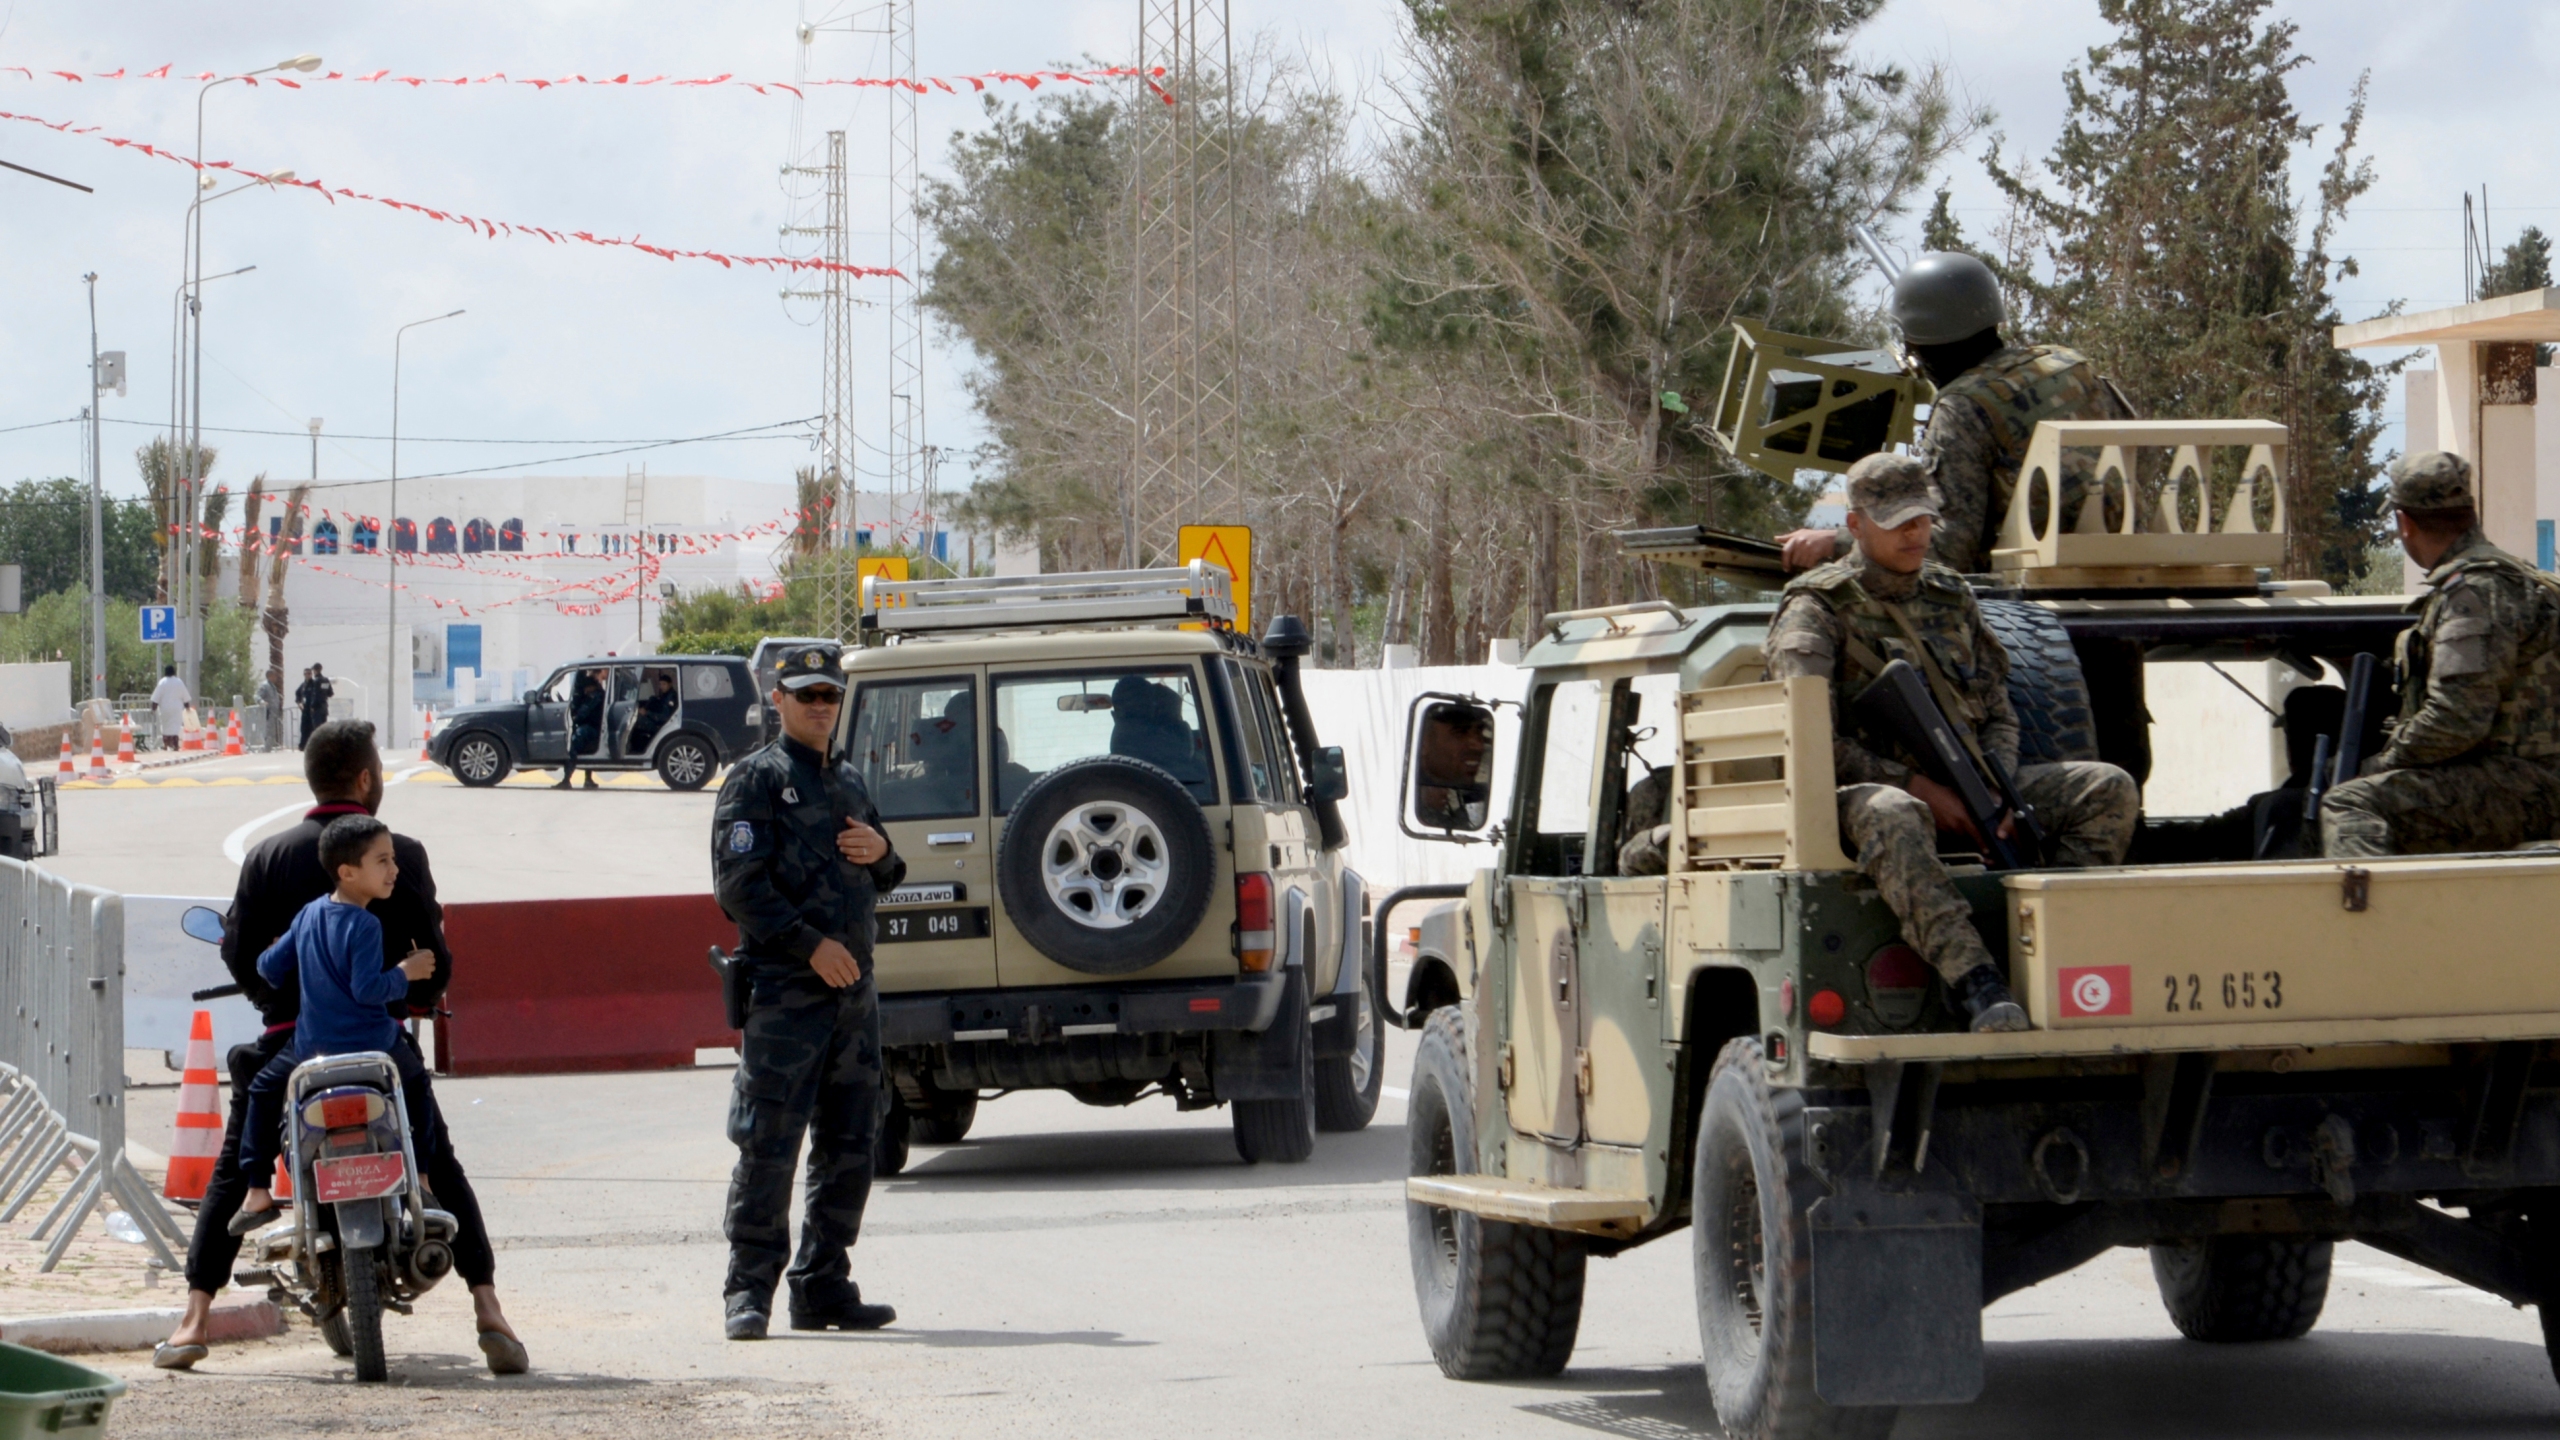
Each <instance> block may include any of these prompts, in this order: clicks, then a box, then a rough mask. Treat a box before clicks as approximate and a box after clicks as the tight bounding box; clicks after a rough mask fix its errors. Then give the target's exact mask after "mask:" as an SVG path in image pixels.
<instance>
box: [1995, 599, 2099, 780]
mask: <svg viewBox="0 0 2560 1440" xmlns="http://www.w3.org/2000/svg"><path fill="white" fill-rule="evenodd" d="M1981 603H1982V623H1983V624H1984V625H1985V626H1987V627H1989V628H1990V631H1991V633H1992V634H1993V635H1996V636H1998V637H1999V639H2000V648H2001V649H2003V650H2006V651H2007V652H2009V704H2010V706H2011V707H2012V708H2013V709H2015V710H2016V711H2017V712H2018V763H2019V764H2021V765H2043V764H2049V763H2051V762H2053V761H2056V760H2095V759H2097V758H2098V729H2097V723H2096V721H2095V720H2094V719H2093V718H2092V712H2091V710H2090V705H2089V680H2088V677H2087V676H2086V675H2083V674H2082V673H2081V671H2080V656H2079V653H2078V652H2076V651H2074V650H2073V649H2072V648H2071V637H2070V635H2068V634H2066V633H2065V632H2064V631H2063V628H2062V622H2061V621H2059V620H2056V619H2055V618H2053V614H2052V612H2050V611H2048V610H2045V609H2044V608H2042V607H2041V606H2037V605H2032V604H2029V603H2028V602H2026V601H2024V600H1985V601H1983V602H1981Z"/></svg>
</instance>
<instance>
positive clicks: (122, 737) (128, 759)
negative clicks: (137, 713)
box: [116, 710, 139, 765]
mask: <svg viewBox="0 0 2560 1440" xmlns="http://www.w3.org/2000/svg"><path fill="white" fill-rule="evenodd" d="M116 763H117V764H119V765H132V764H136V763H139V762H137V761H136V760H135V759H134V755H133V712H132V711H130V710H127V711H125V712H124V728H123V729H122V730H121V731H120V732H119V733H118V734H117V735H116Z"/></svg>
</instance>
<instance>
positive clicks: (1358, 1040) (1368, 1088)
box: [1316, 965, 1387, 1134]
mask: <svg viewBox="0 0 2560 1440" xmlns="http://www.w3.org/2000/svg"><path fill="white" fill-rule="evenodd" d="M1369 984H1370V977H1369V967H1368V966H1366V965H1363V966H1361V967H1360V985H1359V988H1358V990H1357V991H1356V992H1355V993H1354V994H1353V995H1352V997H1351V998H1350V999H1348V1000H1336V1001H1335V1002H1334V1003H1335V1004H1337V1005H1355V1006H1357V1007H1358V1012H1357V1013H1356V1014H1355V1015H1354V1016H1353V1019H1352V1031H1351V1053H1350V1054H1348V1055H1334V1056H1328V1057H1326V1058H1324V1059H1320V1060H1318V1061H1316V1128H1317V1129H1319V1130H1324V1131H1329V1132H1332V1133H1334V1134H1343V1133H1347V1132H1349V1131H1353V1130H1366V1129H1368V1128H1369V1122H1370V1120H1372V1119H1373V1118H1375V1117H1376V1116H1377V1113H1378V1095H1379V1092H1380V1091H1382V1090H1383V1089H1384V1088H1385V1086H1386V1078H1387V1063H1386V1062H1387V1031H1386V1025H1385V1022H1384V1020H1383V1018H1382V1017H1381V1015H1380V1013H1379V1010H1378V1004H1377V998H1376V997H1375V996H1373V995H1371V994H1370V993H1369Z"/></svg>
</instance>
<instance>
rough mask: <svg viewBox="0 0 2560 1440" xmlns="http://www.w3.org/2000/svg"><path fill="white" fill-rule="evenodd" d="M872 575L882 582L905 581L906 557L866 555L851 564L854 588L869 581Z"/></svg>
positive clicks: (839, 572)
mask: <svg viewBox="0 0 2560 1440" xmlns="http://www.w3.org/2000/svg"><path fill="white" fill-rule="evenodd" d="M837 573H838V574H842V573H843V572H842V571H838V572H837ZM874 575H877V576H879V577H880V578H881V579H883V580H904V579H906V578H907V557H906V556H904V555H866V556H864V557H863V558H861V559H859V560H856V561H854V562H853V583H854V584H855V586H856V587H859V586H860V585H861V584H862V582H863V581H865V580H868V579H870V578H871V577H872V576H874Z"/></svg>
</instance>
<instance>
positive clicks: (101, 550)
mask: <svg viewBox="0 0 2560 1440" xmlns="http://www.w3.org/2000/svg"><path fill="white" fill-rule="evenodd" d="M80 279H81V282H82V283H83V284H85V285H87V286H88V287H89V696H90V698H91V699H93V700H103V699H105V698H106V696H107V546H106V529H105V524H104V522H103V520H102V519H101V517H100V514H99V508H100V507H99V501H100V497H101V494H102V490H101V487H100V480H101V479H102V475H101V473H100V470H99V450H100V448H101V447H100V445H99V440H98V431H99V430H100V429H101V428H103V427H102V426H101V425H100V423H99V418H98V407H99V406H100V405H101V404H103V403H105V400H106V394H107V391H108V390H109V389H110V388H112V389H114V390H115V391H116V392H117V393H118V394H122V393H123V392H124V365H123V357H122V356H121V355H119V356H118V357H117V365H116V375H115V379H114V380H113V382H112V384H111V383H110V382H109V380H108V378H107V374H106V372H105V371H104V370H103V369H101V368H100V366H99V361H98V272H96V271H95V270H92V271H90V272H89V273H88V274H86V275H83V276H81V277H80Z"/></svg>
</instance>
